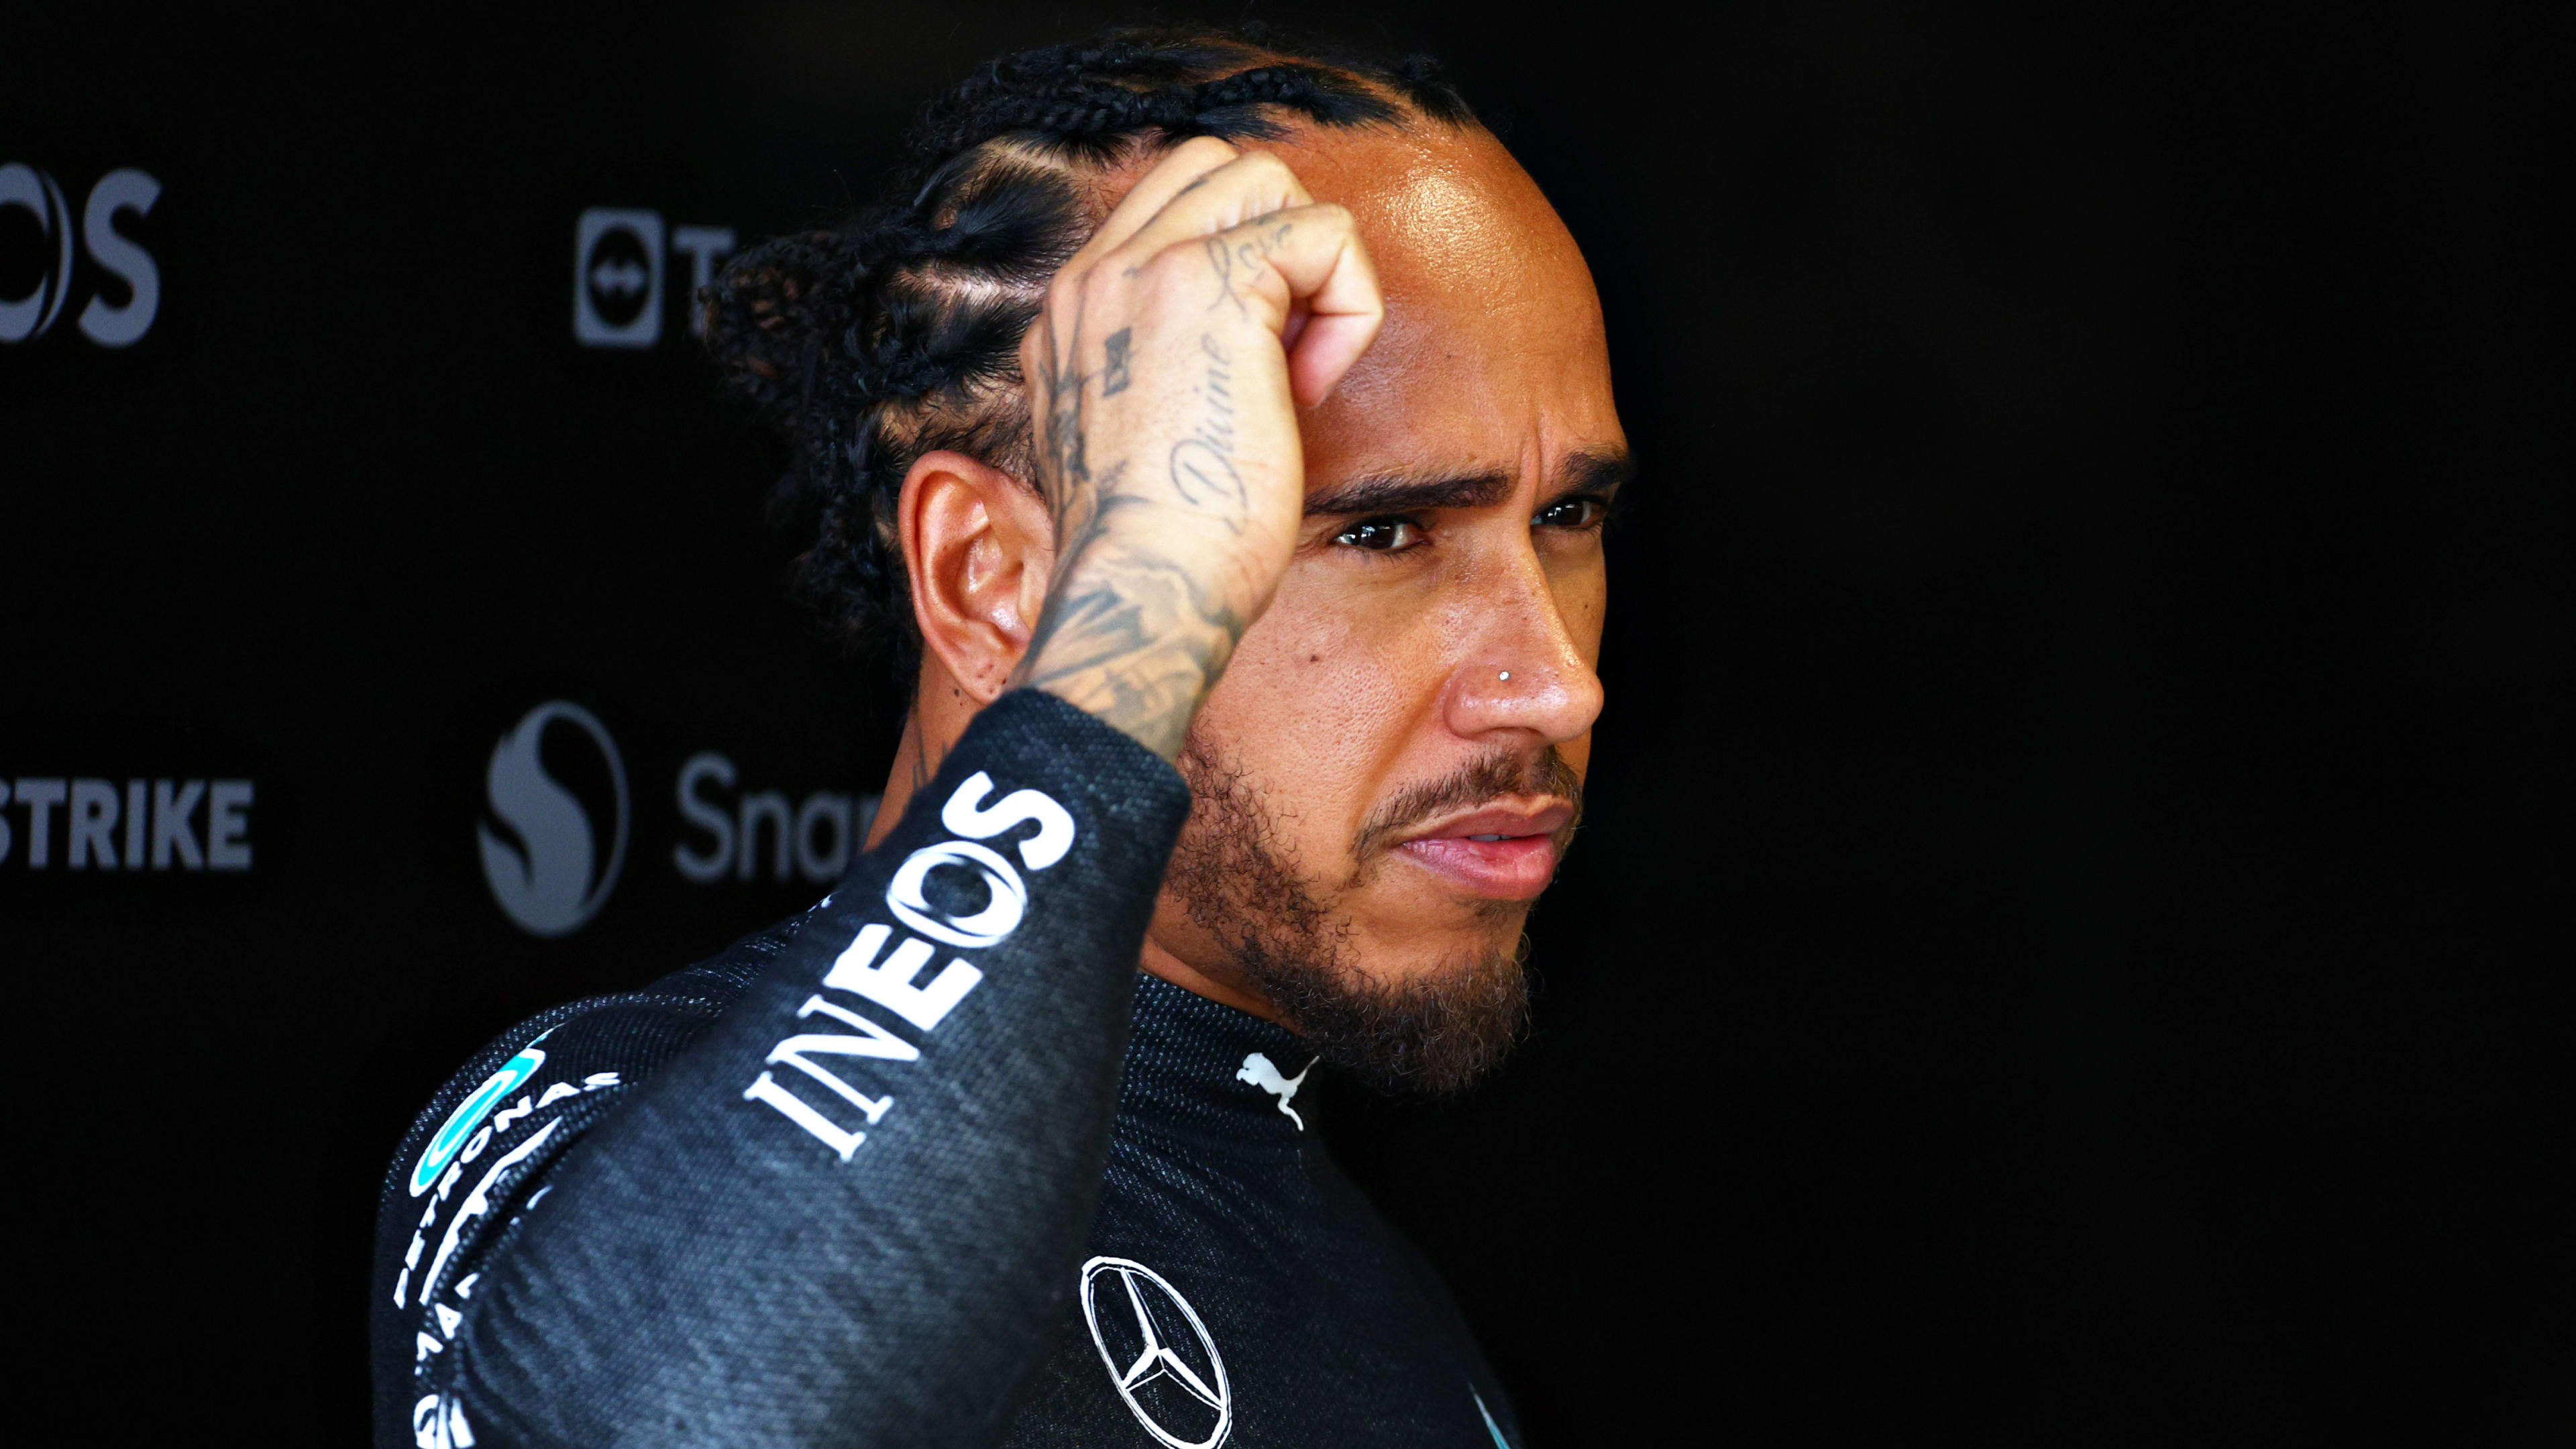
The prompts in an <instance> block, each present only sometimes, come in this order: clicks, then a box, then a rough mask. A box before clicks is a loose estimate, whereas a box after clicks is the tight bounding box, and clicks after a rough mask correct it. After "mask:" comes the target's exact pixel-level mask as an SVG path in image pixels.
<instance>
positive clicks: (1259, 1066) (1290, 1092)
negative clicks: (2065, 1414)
mask: <svg viewBox="0 0 2576 1449" xmlns="http://www.w3.org/2000/svg"><path fill="white" fill-rule="evenodd" d="M1314 1069H1315V1064H1314V1063H1313V1062H1308V1063H1307V1064H1306V1072H1311V1071H1313V1070H1314ZM1306 1072H1299V1073H1298V1074H1297V1075H1295V1076H1293V1077H1283V1076H1281V1075H1279V1068H1278V1067H1277V1066H1275V1065H1273V1064H1272V1063H1271V1060H1270V1058H1268V1057H1266V1056H1263V1055H1262V1054H1261V1053H1259V1052H1254V1053H1253V1054H1252V1055H1250V1056H1248V1057H1245V1058H1244V1059H1243V1070H1241V1071H1239V1072H1236V1073H1235V1074H1234V1079H1235V1080H1236V1081H1238V1082H1250V1083H1251V1084H1252V1085H1254V1086H1256V1087H1259V1088H1260V1089H1261V1090H1263V1091H1265V1092H1268V1093H1269V1094H1270V1095H1272V1096H1274V1097H1277V1098H1278V1099H1279V1110H1280V1111H1282V1112H1285V1113H1287V1114H1288V1120H1289V1121H1291V1122H1294V1123H1296V1124H1297V1130H1298V1131H1300V1132H1303V1131H1305V1130H1306V1119H1305V1118H1303V1117H1300V1116H1298V1115H1297V1109H1296V1108H1294V1107H1291V1106H1289V1105H1288V1099H1289V1098H1291V1097H1294V1096H1296V1095H1297V1089H1298V1088H1299V1087H1302V1086H1304V1085H1306Z"/></svg>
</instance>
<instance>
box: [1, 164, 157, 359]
mask: <svg viewBox="0 0 2576 1449" xmlns="http://www.w3.org/2000/svg"><path fill="white" fill-rule="evenodd" d="M160 198H161V183H160V182H158V181H156V180H154V179H153V178H152V177H151V175H150V174H148V173H146V172H142V171H137V170H135V169H134V168H133V167H130V166H128V167H122V168H120V169H118V170H115V171H110V172H109V173H107V174H106V175H105V176H102V177H100V178H99V179H98V182H97V184H96V185H93V186H92V187H90V189H89V199H88V200H87V201H86V202H85V203H84V204H83V205H82V207H81V210H80V217H79V224H78V225H77V226H75V225H74V224H73V217H72V211H71V206H70V204H69V203H68V202H67V201H66V199H65V198H64V195H63V188H62V186H61V184H60V183H58V182H56V181H55V180H54V178H53V177H52V176H50V175H48V174H46V173H45V172H43V171H40V170H38V169H36V168H35V167H33V166H30V165H28V164H27V163H25V162H23V161H12V162H9V163H8V164H7V165H0V213H5V212H9V211H20V212H24V213H25V214H27V215H28V216H32V217H34V218H35V221H36V226H37V229H38V231H39V233H40V234H41V235H42V237H43V238H44V241H43V254H44V263H43V266H42V267H41V269H40V270H41V273H42V275H41V277H40V278H39V280H38V281H37V282H36V285H35V289H34V290H33V291H30V292H28V293H26V294H25V295H24V296H17V297H0V342H6V343H16V342H29V341H33V340H34V339H36V338H38V337H42V336H44V335H45V333H46V332H47V331H49V330H50V329H51V328H52V327H53V325H54V322H55V320H56V319H57V318H59V317H61V316H62V314H63V310H64V304H65V303H67V302H69V301H70V300H71V291H72V263H73V258H74V255H75V253H74V248H75V245H77V246H79V247H80V248H82V249H84V250H86V251H88V253H89V258H90V260H91V261H93V262H95V263H97V264H98V267H99V269H100V270H101V271H103V272H106V273H107V274H108V275H109V276H111V277H114V278H116V279H117V280H118V281H119V282H122V283H124V284H125V286H126V288H127V289H128V290H129V291H130V292H131V293H132V294H133V295H132V296H131V297H129V298H128V299H127V300H126V302H125V305H123V306H118V305H116V304H115V303H112V302H110V301H108V300H107V298H105V297H103V296H96V295H93V296H92V297H91V298H90V299H89V304H88V305H87V306H85V307H83V308H81V310H80V330H81V334H82V335H83V336H85V337H87V338H89V340H90V341H92V342H95V343H97V344H98V345H99V346H101V347H130V346H132V345H134V344H135V343H136V342H139V341H141V340H142V338H143V334H144V333H146V332H149V331H151V330H152V319H153V318H154V317H155V316H157V315H158V314H159V313H160V310H161V269H160V268H159V267H157V266H155V265H154V264H153V261H152V254H151V253H149V252H147V251H145V250H144V249H143V248H141V247H140V246H137V245H135V243H134V239H133V238H131V237H129V236H126V235H125V234H124V233H122V232H120V231H118V230H117V229H116V220H117V217H118V215H119V214H120V213H123V212H131V213H133V214H134V215H136V216H138V217H140V216H148V215H150V214H151V212H152V204H153V203H154V202H155V201H158V200H160Z"/></svg>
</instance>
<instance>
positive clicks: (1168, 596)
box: [1013, 222, 1290, 760]
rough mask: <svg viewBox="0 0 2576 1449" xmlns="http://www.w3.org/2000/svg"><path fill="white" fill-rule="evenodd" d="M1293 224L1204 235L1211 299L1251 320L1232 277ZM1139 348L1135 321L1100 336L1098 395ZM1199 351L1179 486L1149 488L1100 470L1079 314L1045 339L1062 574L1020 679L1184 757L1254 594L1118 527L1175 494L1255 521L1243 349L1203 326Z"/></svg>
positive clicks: (1152, 535)
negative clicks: (1246, 462) (1243, 458)
mask: <svg viewBox="0 0 2576 1449" xmlns="http://www.w3.org/2000/svg"><path fill="white" fill-rule="evenodd" d="M1289 230H1290V227H1289V225H1288V224H1287V223H1284V222H1283V223H1281V224H1279V225H1278V226H1275V227H1271V228H1268V229H1266V230H1264V231H1263V232H1261V233H1259V234H1257V235H1256V236H1255V238H1254V239H1253V240H1251V241H1246V242H1240V243H1236V244H1233V245H1231V246H1230V245H1229V244H1228V243H1227V242H1226V241H1224V240H1223V239H1220V238H1214V237H1211V238H1209V239H1208V243H1207V256H1208V262H1209V266H1210V268H1211V269H1212V270H1213V272H1214V280H1215V281H1216V284H1217V288H1216V290H1217V295H1216V296H1215V297H1213V298H1211V299H1210V300H1209V303H1208V305H1209V306H1210V307H1211V308H1215V307H1221V306H1223V305H1224V304H1225V303H1227V302H1232V303H1233V304H1234V306H1235V308H1236V309H1237V311H1238V312H1239V313H1241V314H1242V315H1245V316H1249V315H1250V308H1249V307H1248V306H1247V304H1246V301H1245V298H1244V297H1243V296H1242V295H1241V294H1239V293H1238V292H1237V291H1236V284H1237V283H1238V281H1240V282H1241V283H1242V284H1243V285H1244V286H1246V287H1249V286H1251V285H1252V283H1253V282H1254V280H1255V279H1256V278H1257V277H1258V275H1259V273H1258V270H1257V269H1258V267H1259V264H1260V261H1261V259H1262V258H1263V257H1264V256H1266V255H1267V254H1268V253H1269V252H1270V251H1271V250H1272V249H1274V248H1275V247H1277V246H1278V245H1279V244H1280V243H1281V242H1283V241H1284V240H1286V238H1287V236H1288V234H1289ZM1133 344H1134V338H1133V329H1132V328H1126V327H1121V328H1120V329H1118V330H1117V331H1116V332H1114V333H1112V334H1110V336H1109V337H1108V339H1107V340H1106V341H1105V342H1104V343H1103V344H1102V347H1101V354H1102V368H1101V371H1100V372H1099V373H1098V374H1096V376H1097V377H1098V378H1099V381H1100V396H1101V397H1102V398H1104V399H1106V398H1109V397H1114V396H1116V395H1117V394H1119V393H1121V392H1124V391H1125V390H1126V389H1127V388H1128V386H1129V385H1130V384H1131V382H1132V381H1133V378H1134V370H1133V369H1134V360H1135V359H1134V356H1133ZM1199 354H1200V358H1201V361H1202V363H1203V365H1204V371H1203V372H1202V374H1201V376H1200V380H1199V384H1198V387H1197V389H1196V391H1197V393H1198V395H1199V399H1200V404H1201V406H1200V410H1199V416H1198V418H1197V420H1196V421H1195V423H1194V424H1193V425H1192V430H1191V432H1190V434H1189V436H1187V437H1184V438H1182V439H1181V440H1180V441H1179V442H1177V443H1175V444H1173V445H1172V450H1171V454H1170V457H1169V459H1168V461H1167V465H1166V473H1165V477H1166V480H1167V481H1168V482H1169V484H1170V493H1169V494H1161V495H1159V496H1149V490H1148V489H1147V488H1145V487H1142V486H1140V485H1141V483H1142V480H1138V481H1137V482H1136V483H1130V481H1129V477H1128V470H1127V466H1126V463H1125V461H1124V460H1123V459H1122V460H1119V461H1117V462H1113V463H1109V464H1106V465H1104V466H1103V467H1101V468H1100V469H1099V470H1098V472H1097V476H1096V477H1095V476H1094V472H1093V470H1092V469H1091V468H1090V467H1089V465H1088V459H1087V457H1086V443H1087V439H1086V436H1085V432H1084V396H1083V395H1084V392H1085V391H1086V389H1087V387H1088V384H1089V383H1090V381H1091V378H1090V377H1088V376H1086V375H1085V374H1084V373H1083V372H1082V371H1081V367H1080V359H1081V358H1082V357H1083V355H1084V354H1083V350H1082V338H1081V331H1080V323H1079V322H1078V321H1077V322H1076V324H1075V328H1074V336H1073V337H1072V339H1071V345H1070V346H1067V347H1065V348H1062V349H1060V350H1059V349H1056V348H1054V347H1052V346H1051V347H1049V348H1048V350H1047V353H1046V357H1047V364H1046V375H1045V376H1044V377H1042V378H1041V379H1040V380H1039V387H1038V389H1037V391H1038V393H1039V395H1040V398H1041V399H1042V401H1043V402H1044V405H1045V407H1046V409H1047V412H1046V423H1045V429H1044V432H1045V438H1046V447H1045V448H1044V449H1043V450H1042V452H1041V458H1040V470H1041V472H1042V474H1043V476H1042V477H1041V479H1040V482H1041V485H1042V486H1043V488H1044V490H1045V492H1046V496H1047V499H1048V501H1049V503H1050V504H1051V505H1052V506H1053V508H1054V511H1055V515H1056V520H1055V523H1056V539H1057V553H1056V561H1055V569H1054V582H1053V584H1052V585H1051V586H1050V588H1049V590H1048V595H1047V602H1046V607H1045V609H1044V610H1043V612H1042V613H1041V614H1040V616H1039V622H1038V627H1037V630H1036V633H1035V634H1034V635H1033V636H1032V637H1031V638H1030V640H1029V646H1028V651H1027V652H1026V653H1025V654H1023V655H1022V656H1021V659H1020V667H1019V669H1018V670H1017V672H1016V676H1015V678H1014V681H1013V682H1014V683H1015V684H1017V685H1024V686H1034V687H1036V688H1039V689H1043V690H1046V691H1047V692H1048V693H1050V694H1053V695H1055V696H1056V697H1057V698H1059V699H1063V700H1065V701H1066V702H1068V703H1070V704H1073V705H1075V706H1076V707H1078V708H1080V709H1082V710H1084V711H1086V712H1088V713H1090V714H1091V715H1092V716H1094V717H1095V718H1098V719H1100V720H1102V721H1103V722H1105V723H1107V724H1110V725H1114V726H1116V727H1117V728H1118V729H1120V730H1123V731H1125V732H1126V734H1127V735H1128V736H1129V737H1130V738H1132V739H1134V740H1136V741H1137V742H1138V743H1140V744H1142V745H1144V746H1145V747H1146V748H1147V749H1150V750H1153V751H1154V752H1155V753H1157V754H1159V755H1161V756H1162V757H1163V758H1165V759H1167V760H1169V759H1176V758H1178V757H1179V754H1180V750H1181V744H1182V742H1183V740H1184V739H1185V738H1186V737H1187V735H1188V733H1189V726H1190V719H1191V716H1192V715H1194V714H1195V713H1196V712H1197V710H1198V704H1199V701H1200V700H1201V699H1202V698H1204V697H1205V695H1206V693H1207V691H1208V690H1209V689H1210V688H1212V687H1214V685H1215V684H1216V681H1217V679H1218V677H1219V676H1221V675H1223V674H1224V672H1225V666H1226V663H1227V661H1228V660H1229V659H1231V658H1232V657H1233V654H1234V647H1235V644H1236V642H1237V641H1238V640H1240V639H1241V638H1242V637H1243V631H1244V630H1245V629H1246V628H1248V627H1250V625H1251V622H1252V621H1251V618H1250V617H1249V615H1248V613H1247V612H1246V610H1247V609H1248V608H1249V606H1250V605H1249V601H1248V600H1241V601H1238V600H1235V599H1233V598H1230V597H1229V596H1228V593H1227V588H1226V586H1227V585H1228V584H1230V583H1235V582H1239V580H1237V579H1235V578H1233V577H1231V576H1230V575H1228V574H1226V573H1218V574H1216V575H1214V576H1211V574H1210V570H1209V569H1208V567H1207V564H1206V562H1205V561H1204V560H1202V559H1199V558H1195V557H1193V558H1190V559H1188V560H1187V561H1186V562H1184V561H1182V560H1181V559H1179V558H1176V557H1174V556H1172V553H1171V552H1170V550H1171V549H1172V547H1173V545H1171V544H1169V543H1165V542H1163V541H1162V540H1161V539H1159V538H1158V537H1157V535H1156V531H1155V530H1152V529H1150V528H1149V529H1137V528H1133V527H1130V528H1127V529H1124V530H1121V529H1117V528H1114V527H1113V526H1112V525H1113V521H1114V520H1117V519H1119V518H1121V517H1122V516H1132V515H1134V514H1135V513H1136V512H1137V511H1138V510H1143V511H1145V512H1147V513H1150V512H1151V511H1152V510H1154V509H1158V508H1169V507H1172V506H1173V501H1174V500H1177V502H1178V503H1179V504H1180V505H1182V506H1185V507H1187V508H1188V509H1189V510H1190V511H1191V512H1192V513H1195V514H1197V515H1199V516H1200V517H1202V518H1206V517H1213V518H1214V519H1215V520H1216V521H1217V522H1219V523H1221V524H1223V525H1224V526H1225V528H1226V530H1227V531H1228V532H1229V533H1233V534H1236V535H1238V536H1239V535H1241V534H1242V532H1243V529H1244V526H1245V524H1246V523H1247V522H1249V521H1250V515H1251V498H1250V494H1249V492H1248V491H1247V490H1246V488H1245V486H1244V481H1243V474H1242V471H1241V468H1240V466H1239V464H1238V459H1237V453H1238V433H1237V426H1236V423H1237V419H1236V414H1237V402H1236V396H1235V357H1234V353H1233V351H1232V350H1231V348H1230V347H1229V346H1228V344H1227V343H1226V342H1225V340H1224V339H1223V338H1221V337H1219V336H1217V335H1216V334H1214V333H1203V334H1201V336H1200V338H1199ZM1122 485H1125V486H1124V487H1122ZM1138 521H1140V522H1141V521H1142V520H1141V519H1139V520H1138Z"/></svg>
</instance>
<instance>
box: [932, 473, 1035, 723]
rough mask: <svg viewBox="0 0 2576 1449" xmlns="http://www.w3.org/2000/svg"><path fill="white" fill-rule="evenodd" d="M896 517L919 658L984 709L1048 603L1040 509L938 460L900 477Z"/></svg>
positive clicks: (985, 477) (1029, 493) (1023, 487)
mask: <svg viewBox="0 0 2576 1449" xmlns="http://www.w3.org/2000/svg"><path fill="white" fill-rule="evenodd" d="M895 510H896V526H897V528H898V529H899V531H900V532H901V535H902V539H903V562H904V567H905V569H906V570H907V571H908V572H909V573H910V574H911V576H912V616H913V619H914V620H915V622H917V623H918V624H920V626H921V642H922V645H923V649H924V652H925V654H926V655H927V657H928V660H936V661H937V662H938V664H939V665H940V666H941V667H943V668H945V669H946V670H947V671H948V673H949V675H950V676H951V677H952V678H954V679H955V680H956V683H957V686H958V687H959V688H960V689H962V690H964V691H965V692H966V693H967V694H968V695H970V696H972V697H973V699H974V700H975V702H976V703H977V704H979V705H980V704H989V703H991V702H992V701H993V700H994V699H995V698H997V697H998V696H999V695H1000V694H1001V692H1002V686H1003V684H1004V683H1005V682H1006V681H1007V680H1009V679H1010V677H1011V671H1012V670H1013V669H1015V668H1017V667H1018V666H1019V662H1020V656H1021V655H1022V654H1024V653H1026V652H1027V651H1028V647H1029V630H1030V629H1031V628H1032V627H1034V626H1035V625H1036V623H1037V618H1038V611H1039V609H1040V608H1042V607H1043V606H1044V604H1045V602H1046V590H1047V580H1048V578H1049V576H1050V575H1051V574H1052V572H1053V570H1054V567H1055V521H1054V519H1053V518H1052V517H1050V516H1049V515H1048V513H1047V507H1046V502H1045V500H1044V499H1042V498H1040V497H1039V496H1038V492H1037V490H1036V489H1035V488H1032V487H1030V486H1029V485H1027V484H1025V483H1022V482H1021V481H1020V480H1019V479H1017V478H1014V477H1012V476H1011V475H1010V474H1008V473H1005V472H1003V471H1002V470H1000V469H999V468H995V467H993V466H991V465H990V464H987V463H982V462H978V461H977V460H975V459H973V458H969V457H967V456H966V455H965V454H963V453H951V452H945V451H942V452H935V453H924V454H923V455H922V456H921V457H920V458H919V459H918V460H917V461H915V462H914V463H913V465H912V468H911V470H910V471H909V472H907V473H905V474H904V475H903V492H902V494H901V495H900V496H899V498H898V499H897V501H896V504H895ZM925 662H927V660H926V661H925Z"/></svg>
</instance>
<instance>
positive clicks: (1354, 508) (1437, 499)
mask: <svg viewBox="0 0 2576 1449" xmlns="http://www.w3.org/2000/svg"><path fill="white" fill-rule="evenodd" d="M1636 472H1637V464H1636V461H1635V460H1634V459H1633V458H1631V457H1630V456H1629V455H1628V454H1627V452H1625V451H1624V450H1614V449H1607V448H1603V449H1588V450H1586V451H1584V452H1580V453H1577V454H1575V455H1574V456H1573V457H1572V458H1569V459H1567V460H1566V464H1565V468H1564V470H1563V481H1562V482H1561V483H1560V484H1559V485H1558V486H1557V487H1555V488H1552V489H1549V490H1547V493H1546V495H1545V496H1546V497H1548V498H1562V497H1564V496H1566V495H1567V494H1571V493H1587V492H1598V493H1606V492H1608V491H1610V490H1611V489H1614V488H1616V487H1618V486H1619V485H1620V484H1622V483H1625V482H1627V481H1628V480H1629V479H1630V478H1632V477H1634V476H1635V475H1636ZM1511 492H1512V479H1511V475H1510V474H1508V473H1448V474H1436V475H1425V474H1420V473H1377V474H1372V475H1369V476H1367V477H1363V478H1351V479H1347V480H1345V481H1343V482H1340V483H1336V484H1334V485H1333V486H1332V487H1330V488H1327V489H1325V490H1324V491H1322V492H1320V493H1317V494H1314V495H1313V496H1311V497H1309V498H1308V499H1307V500H1306V516H1307V517H1309V518H1317V517H1323V516H1327V515H1338V514H1354V513H1411V512H1414V511H1416V510H1420V509H1430V508H1490V507H1492V506H1493V505H1494V504H1497V503H1500V502H1502V501H1503V500H1504V499H1505V498H1508V497H1510V496H1511Z"/></svg>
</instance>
